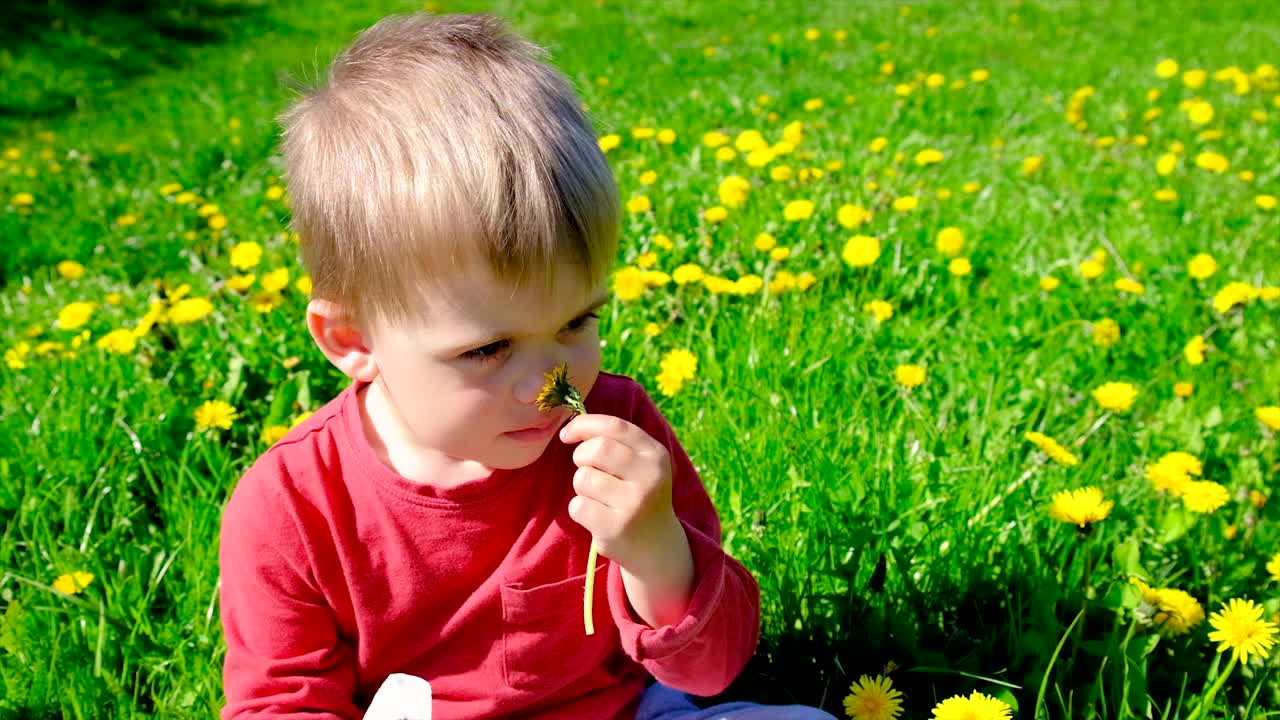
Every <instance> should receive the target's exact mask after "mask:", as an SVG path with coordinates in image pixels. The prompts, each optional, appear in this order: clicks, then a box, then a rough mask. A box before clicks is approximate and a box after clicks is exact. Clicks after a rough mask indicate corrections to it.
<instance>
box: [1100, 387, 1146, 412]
mask: <svg viewBox="0 0 1280 720" xmlns="http://www.w3.org/2000/svg"><path fill="white" fill-rule="evenodd" d="M1137 397H1138V388H1136V387H1134V386H1133V385H1131V384H1130V383H1120V382H1109V383H1104V384H1102V385H1100V386H1098V387H1097V388H1095V389H1094V391H1093V399H1094V400H1096V401H1097V402H1098V404H1099V405H1101V406H1102V407H1103V408H1104V409H1106V410H1115V411H1120V412H1122V411H1125V410H1128V409H1129V408H1131V407H1133V401H1134V400H1136V399H1137Z"/></svg>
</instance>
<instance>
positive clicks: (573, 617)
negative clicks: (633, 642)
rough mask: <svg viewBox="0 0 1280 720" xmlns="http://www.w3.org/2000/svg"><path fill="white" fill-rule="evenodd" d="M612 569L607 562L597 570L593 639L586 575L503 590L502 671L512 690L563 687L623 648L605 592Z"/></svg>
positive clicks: (512, 585) (515, 585) (593, 610)
mask: <svg viewBox="0 0 1280 720" xmlns="http://www.w3.org/2000/svg"><path fill="white" fill-rule="evenodd" d="M608 567H609V563H606V562H602V563H599V564H598V565H597V566H596V584H595V587H594V588H593V593H592V594H593V596H594V598H595V602H594V605H593V606H592V612H591V616H592V619H593V621H594V624H595V631H596V632H595V634H594V635H587V631H586V627H585V625H584V624H583V621H582V603H583V600H584V598H585V593H586V583H587V574H586V573H583V574H581V575H575V576H574V577H571V578H568V579H566V580H561V581H559V582H554V583H551V584H549V585H537V586H534V587H524V584H523V583H519V582H515V583H505V584H503V585H502V586H501V593H502V672H503V677H504V679H505V680H506V683H507V685H508V686H510V687H512V688H514V689H517V690H538V689H548V688H554V687H562V686H564V685H568V684H569V683H571V682H572V681H573V680H575V679H576V678H578V677H581V676H582V675H584V674H585V673H587V672H588V671H590V670H591V669H592V668H595V667H598V666H600V665H602V664H604V662H605V660H606V659H607V658H608V657H609V654H610V652H612V651H613V650H614V649H620V647H621V646H620V644H619V636H618V630H617V628H616V627H615V626H614V624H613V618H612V616H611V615H610V614H609V600H608V597H607V593H606V591H605V582H606V580H607V578H608V576H609V575H608V572H607V568H608Z"/></svg>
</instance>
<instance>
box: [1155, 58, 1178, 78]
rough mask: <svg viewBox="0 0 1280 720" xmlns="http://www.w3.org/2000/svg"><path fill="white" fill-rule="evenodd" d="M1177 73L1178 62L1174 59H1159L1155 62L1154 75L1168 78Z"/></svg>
mask: <svg viewBox="0 0 1280 720" xmlns="http://www.w3.org/2000/svg"><path fill="white" fill-rule="evenodd" d="M1177 74H1178V63H1177V61H1176V60H1169V59H1165V60H1161V61H1160V62H1158V63H1156V77H1158V78H1162V79H1165V80H1167V79H1169V78H1171V77H1173V76H1174V75H1177Z"/></svg>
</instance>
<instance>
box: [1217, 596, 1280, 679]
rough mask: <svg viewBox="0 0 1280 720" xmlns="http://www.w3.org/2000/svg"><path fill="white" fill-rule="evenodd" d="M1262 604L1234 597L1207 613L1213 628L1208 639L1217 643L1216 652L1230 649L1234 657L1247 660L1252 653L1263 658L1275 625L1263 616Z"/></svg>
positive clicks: (1274, 633)
mask: <svg viewBox="0 0 1280 720" xmlns="http://www.w3.org/2000/svg"><path fill="white" fill-rule="evenodd" d="M1262 612H1263V608H1262V606H1261V605H1259V604H1257V603H1255V602H1254V601H1252V600H1245V599H1242V598H1233V599H1231V600H1229V601H1228V602H1226V603H1224V604H1223V606H1222V609H1220V610H1219V611H1218V612H1216V613H1214V614H1213V615H1211V616H1209V624H1210V625H1212V626H1213V632H1211V633H1209V640H1210V641H1212V642H1216V643H1219V645H1218V652H1224V651H1226V650H1228V649H1229V650H1231V651H1232V653H1233V654H1234V656H1235V658H1236V659H1237V660H1242V661H1244V662H1246V663H1247V662H1249V658H1250V656H1251V655H1256V656H1257V657H1259V658H1262V659H1266V657H1267V656H1268V655H1270V654H1271V646H1272V645H1274V644H1275V643H1276V633H1277V629H1276V625H1275V623H1272V622H1268V621H1266V620H1263V619H1262Z"/></svg>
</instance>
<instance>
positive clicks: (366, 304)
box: [280, 13, 619, 322]
mask: <svg viewBox="0 0 1280 720" xmlns="http://www.w3.org/2000/svg"><path fill="white" fill-rule="evenodd" d="M545 56H546V51H545V50H543V49H542V48H540V47H538V46H537V45H534V44H532V43H530V42H528V41H526V40H524V39H522V38H520V37H518V36H516V35H514V34H513V33H511V32H510V31H509V30H508V29H507V27H506V25H505V24H504V23H503V22H502V21H501V20H499V19H498V18H495V17H492V16H487V15H429V14H426V13H416V14H411V15H399V16H391V17H388V18H385V19H383V20H381V21H380V22H378V23H377V24H376V25H374V26H373V27H371V28H369V29H367V30H365V31H364V32H363V33H361V34H360V36H359V37H358V38H357V39H356V40H355V42H354V43H352V45H351V46H350V47H348V48H347V49H346V50H344V51H343V52H342V53H340V54H339V55H338V56H337V57H336V58H335V59H334V61H333V64H332V65H331V66H330V68H329V74H328V82H327V83H326V84H322V85H321V86H319V87H316V88H312V89H310V90H304V92H303V96H302V97H301V98H300V99H298V100H297V101H296V102H295V103H294V104H293V105H292V106H291V107H290V108H289V109H288V110H286V111H285V112H284V114H283V115H281V118H280V123H281V125H282V126H283V129H284V132H283V143H282V145H283V155H284V161H285V172H286V178H287V183H288V188H289V195H290V199H291V202H292V210H293V225H294V229H295V230H296V231H297V233H298V234H299V236H300V240H301V245H302V257H303V263H304V264H305V265H306V268H307V271H308V272H309V273H310V274H311V277H312V283H313V291H312V292H313V295H314V296H315V297H318V298H322V299H327V300H331V301H334V302H337V303H339V304H341V305H342V306H344V307H345V308H347V310H348V312H349V313H350V314H351V315H352V316H353V317H354V318H355V319H357V320H372V319H379V320H383V321H388V322H398V321H403V320H408V319H410V318H412V317H413V316H415V315H420V314H421V312H422V308H421V302H420V293H421V292H422V291H423V289H424V288H430V287H434V286H436V285H437V284H439V283H441V282H442V281H445V282H447V281H448V279H449V276H450V275H452V276H454V277H458V276H465V274H468V273H474V272H476V271H484V270H488V271H490V272H492V273H493V276H494V277H496V278H497V279H498V280H499V281H503V282H506V283H508V284H510V285H511V286H512V287H513V288H519V287H525V286H527V285H528V284H529V283H531V282H541V283H542V287H543V288H544V289H546V290H550V289H551V288H552V287H553V286H554V283H555V282H556V279H555V274H556V267H557V265H558V264H559V263H561V262H563V261H564V260H565V259H566V257H567V258H568V259H569V260H570V262H572V263H573V264H574V265H575V266H576V267H577V268H579V269H580V270H581V272H582V274H583V278H584V279H585V280H586V281H587V282H588V283H589V284H594V283H595V282H598V281H599V280H601V279H602V278H603V277H604V276H605V274H606V273H607V272H608V270H609V267H610V265H611V264H612V262H613V259H614V254H615V252H616V250H617V243H618V233H619V208H618V192H617V187H616V185H615V183H614V179H613V174H612V172H611V171H610V169H609V165H608V162H607V161H606V160H605V158H604V154H603V153H602V152H601V150H600V147H599V145H598V143H597V140H596V134H595V131H594V130H593V129H592V126H591V122H590V120H589V119H588V118H587V117H586V115H585V113H584V111H583V109H582V107H581V106H580V101H579V100H578V98H577V96H576V95H575V93H574V91H573V88H572V86H571V85H570V83H569V81H568V80H567V79H566V78H565V76H564V75H563V74H561V73H560V72H559V71H558V70H556V69H555V68H554V67H552V66H551V65H549V64H547V63H546V62H544V61H543V58H544V57H545Z"/></svg>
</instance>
